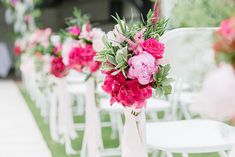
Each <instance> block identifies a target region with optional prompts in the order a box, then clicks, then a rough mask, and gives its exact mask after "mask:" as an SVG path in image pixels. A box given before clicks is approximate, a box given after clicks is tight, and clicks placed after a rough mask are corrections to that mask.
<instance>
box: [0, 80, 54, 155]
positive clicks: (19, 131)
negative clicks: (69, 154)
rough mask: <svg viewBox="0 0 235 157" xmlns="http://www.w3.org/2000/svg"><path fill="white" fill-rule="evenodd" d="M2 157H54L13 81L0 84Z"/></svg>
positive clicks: (0, 140)
mask: <svg viewBox="0 0 235 157" xmlns="http://www.w3.org/2000/svg"><path fill="white" fill-rule="evenodd" d="M0 157H51V153H50V151H49V149H48V147H47V145H46V143H45V142H44V140H43V137H42V135H41V133H40V130H39V128H38V127H37V125H36V122H35V121H34V119H33V116H32V114H31V112H30V111H29V109H28V108H27V105H26V103H25V101H24V99H23V97H22V96H21V94H20V92H19V90H18V88H17V86H16V85H15V83H14V82H13V81H1V80H0Z"/></svg>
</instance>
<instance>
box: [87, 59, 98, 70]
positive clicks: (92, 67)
mask: <svg viewBox="0 0 235 157" xmlns="http://www.w3.org/2000/svg"><path fill="white" fill-rule="evenodd" d="M87 66H88V67H89V69H90V71H91V72H96V71H97V70H98V69H99V68H100V62H97V61H91V62H89V63H88V65H87Z"/></svg>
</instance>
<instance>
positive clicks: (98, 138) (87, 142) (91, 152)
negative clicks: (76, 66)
mask: <svg viewBox="0 0 235 157" xmlns="http://www.w3.org/2000/svg"><path fill="white" fill-rule="evenodd" d="M85 98H86V106H85V109H86V110H85V111H86V113H85V133H84V142H83V146H82V151H81V157H101V150H102V135H101V125H100V119H99V115H98V111H97V108H96V101H95V80H94V78H93V77H90V78H89V79H88V80H87V82H86V94H85Z"/></svg>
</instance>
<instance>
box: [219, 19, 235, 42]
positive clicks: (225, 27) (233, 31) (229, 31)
mask: <svg viewBox="0 0 235 157" xmlns="http://www.w3.org/2000/svg"><path fill="white" fill-rule="evenodd" d="M234 21H235V19H232V18H231V19H226V20H224V21H223V22H222V23H221V25H220V29H219V33H220V34H221V35H222V36H224V38H226V39H228V40H231V39H232V38H233V37H234V36H235V27H234V26H235V22H234Z"/></svg>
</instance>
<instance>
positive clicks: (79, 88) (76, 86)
mask: <svg viewBox="0 0 235 157" xmlns="http://www.w3.org/2000/svg"><path fill="white" fill-rule="evenodd" d="M68 91H69V93H70V94H74V95H77V94H81V95H82V94H84V93H85V92H86V85H85V84H84V83H70V84H68Z"/></svg>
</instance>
